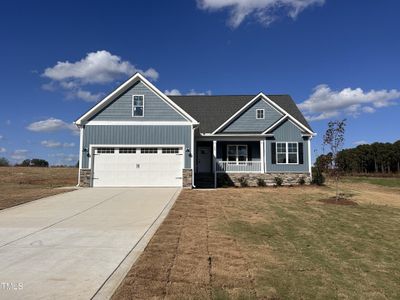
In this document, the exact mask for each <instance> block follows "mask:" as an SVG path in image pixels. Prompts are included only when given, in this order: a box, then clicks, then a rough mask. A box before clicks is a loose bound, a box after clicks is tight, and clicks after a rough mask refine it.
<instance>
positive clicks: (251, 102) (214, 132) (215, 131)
mask: <svg viewBox="0 0 400 300" xmlns="http://www.w3.org/2000/svg"><path fill="white" fill-rule="evenodd" d="M261 95H262V93H259V94H258V95H257V96H255V97H254V98H253V99H251V100H250V101H249V102H247V104H246V105H244V106H243V107H242V108H241V109H239V110H238V111H237V112H236V113H234V114H233V115H232V116H231V117H230V118H229V119H228V120H226V121H225V122H224V123H222V125H220V126H219V127H218V128H217V129H215V130H214V131H213V132H212V133H211V134H216V133H217V132H218V131H220V130H221V129H222V128H224V127H225V125H227V124H229V123H230V122H231V121H232V120H233V119H234V118H235V117H236V116H238V115H239V114H240V113H241V112H242V111H244V110H245V109H246V108H247V107H249V106H250V105H251V104H253V102H254V101H256V100H258V99H259V97H260V96H261Z"/></svg>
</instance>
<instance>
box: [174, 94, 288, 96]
mask: <svg viewBox="0 0 400 300" xmlns="http://www.w3.org/2000/svg"><path fill="white" fill-rule="evenodd" d="M257 95H258V94H237V95H232V94H228V95H226V94H221V95H167V96H168V97H237V96H246V97H255V96H257ZM265 95H266V96H290V94H265Z"/></svg>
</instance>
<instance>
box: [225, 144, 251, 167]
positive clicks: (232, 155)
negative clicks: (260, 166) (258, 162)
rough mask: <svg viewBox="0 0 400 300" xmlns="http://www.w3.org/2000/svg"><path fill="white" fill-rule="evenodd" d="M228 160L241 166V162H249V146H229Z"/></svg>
mask: <svg viewBox="0 0 400 300" xmlns="http://www.w3.org/2000/svg"><path fill="white" fill-rule="evenodd" d="M227 152H228V154H227V159H228V161H229V162H234V163H236V164H239V163H240V162H247V160H248V156H247V145H228V146H227Z"/></svg>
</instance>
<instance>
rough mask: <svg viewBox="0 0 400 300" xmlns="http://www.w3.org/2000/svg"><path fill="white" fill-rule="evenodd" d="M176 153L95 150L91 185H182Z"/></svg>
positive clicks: (179, 160) (180, 165)
mask: <svg viewBox="0 0 400 300" xmlns="http://www.w3.org/2000/svg"><path fill="white" fill-rule="evenodd" d="M182 152H183V149H182V148H180V153H179V154H175V153H168V154H166V153H162V151H161V148H159V149H158V153H140V151H136V153H119V152H118V149H116V150H115V151H114V153H95V155H94V158H93V173H94V175H93V186H97V187H99V186H103V187H111V186H182V168H183V159H184V156H183V154H182Z"/></svg>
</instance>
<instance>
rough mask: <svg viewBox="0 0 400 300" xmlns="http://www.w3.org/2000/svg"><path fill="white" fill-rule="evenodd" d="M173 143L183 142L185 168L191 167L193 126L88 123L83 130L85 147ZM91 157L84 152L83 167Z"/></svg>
mask: <svg viewBox="0 0 400 300" xmlns="http://www.w3.org/2000/svg"><path fill="white" fill-rule="evenodd" d="M96 144H97V145H163V144H165V145H172V144H179V145H181V144H183V145H185V148H189V149H190V152H186V151H185V149H184V153H185V154H184V155H185V168H191V166H190V163H191V159H190V153H191V152H192V149H191V126H173V125H170V126H156V125H152V126H150V125H149V126H148V125H141V126H133V125H108V126H106V125H104V126H103V125H101V126H100V125H87V126H85V128H84V130H83V148H87V149H89V147H90V145H96ZM88 165H89V157H88V156H87V155H86V153H84V154H83V158H82V167H83V168H88Z"/></svg>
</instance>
